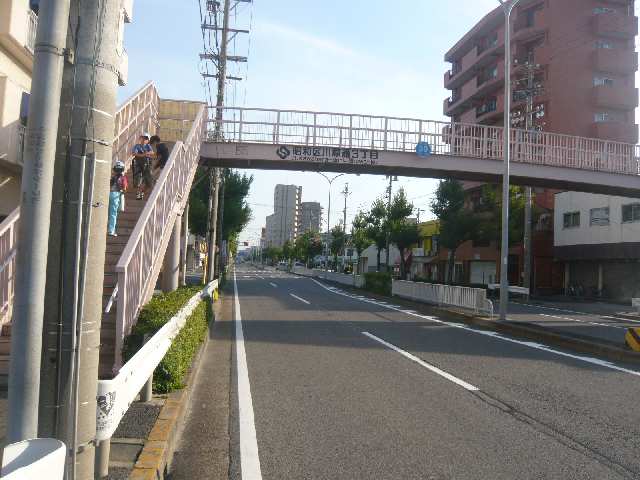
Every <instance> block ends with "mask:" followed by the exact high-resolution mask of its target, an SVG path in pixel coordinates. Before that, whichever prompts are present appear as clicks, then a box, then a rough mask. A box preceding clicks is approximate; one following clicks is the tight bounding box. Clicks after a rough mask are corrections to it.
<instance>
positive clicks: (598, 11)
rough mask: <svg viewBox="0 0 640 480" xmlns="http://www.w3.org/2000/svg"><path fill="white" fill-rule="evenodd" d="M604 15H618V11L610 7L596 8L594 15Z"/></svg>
mask: <svg viewBox="0 0 640 480" xmlns="http://www.w3.org/2000/svg"><path fill="white" fill-rule="evenodd" d="M603 13H616V10H615V9H614V8H609V7H596V8H594V9H593V14H594V15H602V14H603Z"/></svg>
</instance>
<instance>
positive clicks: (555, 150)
mask: <svg viewBox="0 0 640 480" xmlns="http://www.w3.org/2000/svg"><path fill="white" fill-rule="evenodd" d="M210 115H211V116H214V115H215V109H211V111H210ZM209 123H210V124H211V127H210V132H213V131H214V130H215V124H216V120H215V119H213V118H212V119H210V120H209ZM221 128H222V131H223V134H224V139H225V141H226V142H237V143H240V142H244V143H267V144H285V145H303V146H309V147H320V146H323V147H335V148H361V149H371V150H380V151H396V152H415V149H416V146H417V144H418V143H420V142H428V143H429V144H430V145H431V150H432V153H433V154H434V155H446V156H458V157H472V158H480V159H488V160H503V140H502V138H503V134H504V133H503V132H504V129H503V128H502V127H495V126H488V125H478V124H463V123H450V122H440V121H435V120H419V119H412V118H392V117H381V116H373V115H359V114H343V113H330V112H311V111H302V110H270V109H262V108H240V107H225V108H224V112H223V120H222V125H221ZM209 138H210V140H211V141H213V135H212V133H210V135H209ZM511 145H512V161H513V162H518V163H529V164H535V165H545V166H552V167H565V168H574V169H582V170H590V171H599V172H608V173H617V174H625V175H638V174H639V173H640V171H639V160H640V148H639V146H638V145H635V144H628V143H621V142H611V141H606V140H600V139H595V138H586V137H576V136H571V135H561V134H557V133H547V132H528V131H525V130H518V129H512V130H511Z"/></svg>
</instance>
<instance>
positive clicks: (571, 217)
mask: <svg viewBox="0 0 640 480" xmlns="http://www.w3.org/2000/svg"><path fill="white" fill-rule="evenodd" d="M563 224H564V228H578V227H579V226H580V212H568V213H565V214H564V222H563Z"/></svg>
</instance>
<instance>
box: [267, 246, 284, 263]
mask: <svg viewBox="0 0 640 480" xmlns="http://www.w3.org/2000/svg"><path fill="white" fill-rule="evenodd" d="M264 256H265V257H266V258H267V260H270V261H271V263H273V264H275V263H278V262H279V261H280V259H281V258H282V249H281V248H278V247H268V248H267V249H266V250H265V252H264Z"/></svg>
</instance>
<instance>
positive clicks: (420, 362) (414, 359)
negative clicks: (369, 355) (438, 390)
mask: <svg viewBox="0 0 640 480" xmlns="http://www.w3.org/2000/svg"><path fill="white" fill-rule="evenodd" d="M362 334H363V335H366V336H367V337H369V338H370V339H372V340H375V341H376V342H378V343H381V344H382V345H384V346H385V347H387V348H390V349H391V350H393V351H394V352H397V353H399V354H400V355H402V356H403V357H406V358H408V359H409V360H411V361H412V362H415V363H417V364H418V365H420V366H422V367H424V368H426V369H427V370H430V371H432V372H433V373H435V374H437V375H440V376H441V377H443V378H446V379H447V380H449V381H450V382H453V383H455V384H456V385H458V386H460V387H462V388H464V389H465V390H469V391H470V392H477V391H478V390H480V389H479V388H478V387H475V386H473V385H471V384H470V383H467V382H465V381H464V380H460V379H459V378H458V377H455V376H453V375H451V374H450V373H447V372H445V371H444V370H441V369H439V368H438V367H436V366H434V365H431V364H430V363H427V362H425V361H424V360H422V359H420V358H418V357H416V356H415V355H412V354H411V353H409V352H406V351H405V350H402V349H401V348H398V347H396V346H395V345H393V344H391V343H388V342H385V341H384V340H382V339H381V338H378V337H376V336H375V335H372V334H370V333H369V332H362Z"/></svg>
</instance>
